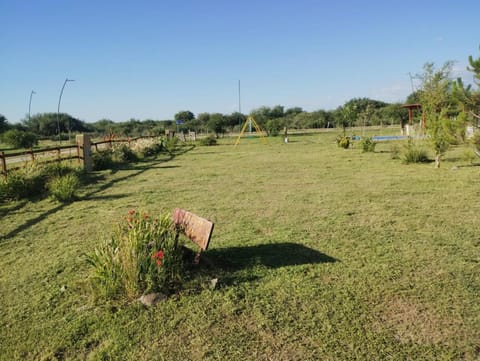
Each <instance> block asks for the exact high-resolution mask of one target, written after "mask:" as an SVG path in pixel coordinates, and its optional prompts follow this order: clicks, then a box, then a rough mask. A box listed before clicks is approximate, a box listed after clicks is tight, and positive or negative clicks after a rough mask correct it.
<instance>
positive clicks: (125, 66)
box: [0, 0, 480, 123]
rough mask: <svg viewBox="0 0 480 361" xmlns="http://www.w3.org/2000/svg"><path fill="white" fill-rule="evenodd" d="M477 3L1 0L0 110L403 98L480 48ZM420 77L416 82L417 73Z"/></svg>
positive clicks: (132, 109) (156, 110) (206, 107)
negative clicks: (424, 77) (427, 70)
mask: <svg viewBox="0 0 480 361" xmlns="http://www.w3.org/2000/svg"><path fill="white" fill-rule="evenodd" d="M478 14H480V1H478V0H471V1H470V0H468V1H466V0H458V1H453V0H452V1H446V0H424V1H422V0H416V1H410V0H406V1H396V0H392V1H387V0H384V1H366V0H364V1H360V0H358V1H354V0H336V1H333V0H332V1H320V0H318V1H313V0H296V1H279V0H277V1H270V0H265V1H263V0H257V1H251V0H243V1H229V0H224V1H220V0H198V1H194V0H188V1H182V0H177V1H173V0H172V1H170V0H157V1H153V0H152V1H145V0H137V1H122V0H116V1H111V0H103V1H100V0H97V1H93V0H78V1H73V0H72V1H69V0H57V1H53V0H22V1H20V0H0V20H1V30H0V54H1V62H0V114H3V115H5V116H6V117H7V119H8V120H9V121H10V122H11V123H15V122H18V121H19V120H20V119H22V118H25V117H26V114H27V113H28V103H29V96H30V92H31V90H34V91H35V92H36V94H34V95H33V98H32V114H36V113H43V112H56V111H57V105H58V98H59V95H60V90H61V87H62V85H63V82H64V80H65V79H66V78H69V79H74V80H75V82H69V83H68V84H67V85H66V87H65V91H64V93H63V97H62V101H61V109H60V111H61V112H67V113H69V114H71V115H72V116H74V117H76V118H79V119H81V120H84V121H87V122H94V121H97V120H99V119H102V118H107V119H111V120H114V121H124V120H128V119H130V118H136V119H142V120H143V119H147V118H150V119H159V120H160V119H172V118H173V116H174V114H175V113H176V112H178V111H180V110H190V111H192V112H193V113H195V114H198V113H201V112H211V113H213V112H221V113H231V112H234V111H237V110H238V105H239V104H238V81H239V80H240V81H241V108H242V112H244V113H248V112H249V111H251V110H252V109H254V108H257V107H259V106H263V105H266V106H275V105H277V104H280V105H283V106H285V107H286V108H288V107H293V106H300V107H302V108H304V109H305V110H307V111H313V110H318V109H333V108H336V107H337V106H339V105H342V104H343V103H344V102H345V101H346V100H348V99H351V98H354V97H369V98H374V99H378V100H384V101H387V102H395V101H403V100H405V98H406V96H407V95H408V94H409V93H410V92H411V82H410V78H409V75H408V73H411V74H412V75H414V74H417V73H420V72H421V70H422V67H423V64H424V63H426V62H434V63H435V64H436V65H437V66H441V65H442V64H443V63H444V62H445V61H447V60H453V61H456V65H455V74H454V75H455V76H462V77H464V79H465V80H466V81H468V80H469V79H471V76H470V75H469V73H468V72H466V71H465V68H466V66H467V59H468V56H469V55H473V56H474V57H478V56H479V55H480V52H479V45H480V36H479V35H480V31H479V29H478V23H479V22H478ZM414 86H417V84H416V82H415V81H414Z"/></svg>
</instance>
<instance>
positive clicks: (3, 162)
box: [0, 152, 7, 175]
mask: <svg viewBox="0 0 480 361" xmlns="http://www.w3.org/2000/svg"><path fill="white" fill-rule="evenodd" d="M0 158H2V173H3V174H5V175H7V161H6V159H5V152H2V153H0Z"/></svg>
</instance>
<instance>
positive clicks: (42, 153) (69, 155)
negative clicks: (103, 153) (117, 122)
mask: <svg viewBox="0 0 480 361" xmlns="http://www.w3.org/2000/svg"><path fill="white" fill-rule="evenodd" d="M148 138H155V136H145V137H136V138H125V139H115V138H114V139H104V140H102V141H98V142H92V150H95V151H97V152H98V151H99V149H101V148H112V147H113V144H114V143H127V144H128V145H129V146H130V144H131V143H132V142H134V141H137V140H139V139H148ZM67 150H69V151H67ZM73 152H74V154H73ZM81 154H82V147H81V146H80V145H78V144H75V145H63V146H58V147H50V148H43V149H35V150H33V149H30V150H27V151H22V152H16V153H8V154H6V153H5V152H3V151H2V152H0V164H1V174H4V175H6V174H7V172H8V170H12V169H17V168H21V167H22V165H19V163H20V164H21V163H25V162H28V161H32V162H33V161H35V160H39V159H42V161H45V162H56V161H62V160H68V159H78V161H79V162H80V160H81V158H82V157H81ZM15 158H16V159H15ZM7 159H10V160H11V161H10V163H13V164H14V165H12V166H8V167H7V165H8V163H9V162H7Z"/></svg>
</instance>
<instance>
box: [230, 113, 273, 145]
mask: <svg viewBox="0 0 480 361" xmlns="http://www.w3.org/2000/svg"><path fill="white" fill-rule="evenodd" d="M247 126H248V134H249V135H250V136H251V135H252V127H253V128H255V131H256V132H257V133H258V134H259V135H260V138H262V141H263V143H264V144H268V140H267V138H266V137H265V136H264V135H263V131H262V129H261V128H260V126H259V125H258V123H257V122H256V121H255V119H254V118H253V117H252V116H251V115H250V116H249V117H248V118H247V119H246V120H245V123H243V127H242V130H241V131H240V134H239V135H238V138H237V141H236V142H235V147H236V146H237V145H238V144H239V143H240V138H241V137H242V135H243V134H244V133H245V130H246V129H247Z"/></svg>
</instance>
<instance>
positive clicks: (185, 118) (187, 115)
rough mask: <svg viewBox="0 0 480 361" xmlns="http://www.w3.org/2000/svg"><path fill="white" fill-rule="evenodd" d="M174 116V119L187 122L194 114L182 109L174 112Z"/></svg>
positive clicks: (193, 117)
mask: <svg viewBox="0 0 480 361" xmlns="http://www.w3.org/2000/svg"><path fill="white" fill-rule="evenodd" d="M174 118H175V120H176V121H177V120H182V121H184V122H188V121H190V120H193V119H195V115H194V114H193V113H192V112H191V111H190V110H182V111H179V112H178V113H177V114H175V116H174Z"/></svg>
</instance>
